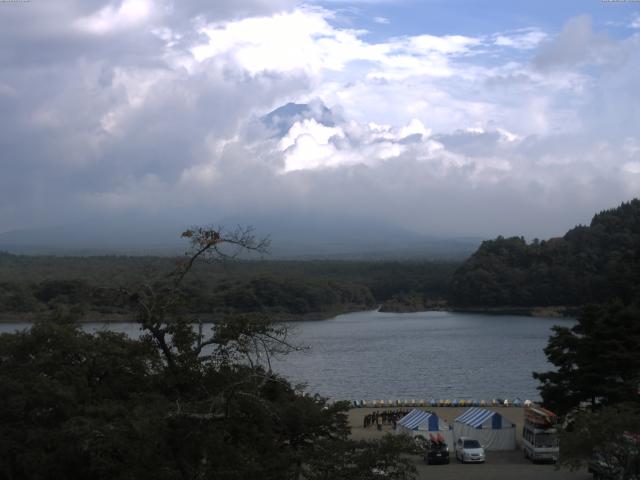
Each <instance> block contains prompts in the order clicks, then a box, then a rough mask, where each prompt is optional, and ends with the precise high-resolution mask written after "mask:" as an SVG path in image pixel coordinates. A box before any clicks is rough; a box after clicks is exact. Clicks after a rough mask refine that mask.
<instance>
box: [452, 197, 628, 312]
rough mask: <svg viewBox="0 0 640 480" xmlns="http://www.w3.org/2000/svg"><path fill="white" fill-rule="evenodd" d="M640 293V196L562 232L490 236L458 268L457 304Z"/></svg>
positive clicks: (596, 299) (575, 302) (575, 301)
mask: <svg viewBox="0 0 640 480" xmlns="http://www.w3.org/2000/svg"><path fill="white" fill-rule="evenodd" d="M639 293H640V200H638V199H634V200H632V201H630V202H627V203H623V204H622V205H620V206H619V207H617V208H613V209H610V210H605V211H602V212H600V213H598V214H596V215H595V216H594V217H593V219H592V221H591V223H590V225H588V226H577V227H575V228H572V229H571V230H569V231H568V232H567V233H566V234H565V235H564V236H563V237H560V238H552V239H549V240H542V241H540V240H537V239H536V240H533V241H532V242H530V243H527V242H526V241H525V239H524V238H522V237H512V238H503V237H498V238H496V239H495V240H491V241H485V242H483V243H482V245H481V246H480V248H479V249H478V250H477V251H476V252H475V253H474V254H473V255H472V256H471V258H469V259H468V260H467V261H466V262H464V264H463V265H462V266H461V267H460V268H459V269H458V270H457V271H456V272H455V274H454V275H453V277H452V280H451V283H450V288H449V292H448V298H449V301H450V303H451V304H452V305H456V306H460V307H463V306H493V307H497V306H551V305H555V306H582V305H586V304H588V303H600V302H604V301H606V300H609V299H612V298H619V299H620V300H622V301H624V302H629V301H630V300H631V299H632V298H634V297H637V296H638V294H639Z"/></svg>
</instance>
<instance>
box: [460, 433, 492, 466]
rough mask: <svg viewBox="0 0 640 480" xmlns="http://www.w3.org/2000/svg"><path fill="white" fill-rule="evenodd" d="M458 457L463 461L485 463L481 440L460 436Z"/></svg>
mask: <svg viewBox="0 0 640 480" xmlns="http://www.w3.org/2000/svg"><path fill="white" fill-rule="evenodd" d="M456 458H457V459H458V461H459V462H461V463H467V462H470V463H484V461H485V460H486V456H485V453H484V448H482V445H480V442H478V441H477V440H475V439H473V438H469V437H460V438H458V440H457V441H456Z"/></svg>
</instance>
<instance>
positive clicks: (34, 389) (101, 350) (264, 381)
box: [0, 229, 414, 480]
mask: <svg viewBox="0 0 640 480" xmlns="http://www.w3.org/2000/svg"><path fill="white" fill-rule="evenodd" d="M189 232H190V235H185V236H187V237H188V238H189V239H190V240H191V242H192V251H191V253H190V255H189V256H188V257H187V258H186V261H185V262H180V263H178V264H177V265H176V268H175V269H174V270H173V271H172V272H170V273H169V274H167V275H165V276H164V277H163V278H158V279H156V280H155V281H153V282H143V283H141V284H139V285H137V286H135V288H132V289H123V291H122V296H123V297H124V298H125V299H126V302H123V305H124V308H130V309H133V310H132V311H133V312H135V314H136V316H137V318H138V321H139V322H140V325H141V328H142V330H143V335H142V336H141V338H140V339H139V340H132V339H129V338H127V337H125V336H124V335H121V334H116V333H111V332H99V333H96V334H89V333H86V332H83V331H82V330H81V329H79V328H78V326H77V325H76V324H75V323H74V320H75V319H76V318H77V317H78V316H79V315H80V314H81V312H79V311H78V309H77V306H76V307H72V308H68V306H67V305H66V303H64V302H62V304H61V305H57V307H56V309H55V310H54V311H53V314H52V315H51V317H50V318H48V319H47V320H45V321H42V322H38V323H36V324H34V325H33V326H32V327H31V329H29V330H25V331H22V332H18V333H15V334H3V335H0V479H7V480H13V479H17V478H19V479H25V480H31V479H33V480H48V479H59V478H65V479H69V480H73V479H86V478H91V479H96V480H101V479H105V480H106V479H123V480H124V479H127V480H129V479H132V480H133V479H141V480H144V479H154V480H155V479H160V480H165V479H166V480H173V479H182V480H187V479H189V480H191V479H194V480H195V479H202V478H215V479H222V480H245V479H253V478H260V479H265V480H276V479H277V480H281V479H285V480H286V479H292V480H293V479H295V480H305V479H312V478H314V479H315V478H318V477H317V476H316V473H317V472H316V470H315V469H313V468H309V466H311V465H314V464H315V463H316V462H317V461H319V459H326V458H325V456H326V455H327V452H331V458H332V459H333V460H332V461H334V462H335V466H334V468H333V471H334V472H336V473H337V476H334V477H332V478H363V479H364V478H369V477H370V476H371V474H372V465H374V464H375V465H377V466H380V467H383V468H384V470H385V471H387V472H389V474H390V475H391V476H390V477H389V478H406V479H411V478H414V477H413V476H412V473H411V468H409V466H408V464H407V462H406V460H404V459H403V458H402V457H401V453H402V451H403V450H402V445H401V444H397V443H396V442H395V441H393V440H384V441H382V442H373V443H370V444H369V443H358V444H355V443H354V442H350V441H349V440H348V438H347V437H348V434H349V428H348V423H347V416H346V411H347V408H348V404H347V403H337V404H333V405H329V404H328V403H327V402H326V400H325V399H323V398H321V397H319V396H309V395H306V394H305V393H304V392H303V391H301V390H300V389H299V388H297V387H294V386H292V385H291V384H290V383H289V382H288V381H287V380H286V379H284V378H282V377H280V376H278V375H277V374H275V373H274V372H273V371H271V368H270V361H269V358H270V356H271V355H273V354H275V353H286V352H287V351H289V350H290V349H291V348H293V347H292V346H290V345H288V344H287V341H286V339H287V330H286V327H285V326H282V325H278V324H274V323H272V322H271V321H270V320H269V319H268V318H266V317H264V316H261V315H255V314H244V315H240V316H237V315H227V316H225V317H224V318H223V319H222V320H221V321H220V322H219V323H217V324H216V326H215V327H214V328H213V329H212V331H211V332H204V331H202V326H201V325H200V326H199V327H200V328H198V325H193V324H192V323H191V321H190V320H189V319H188V318H186V317H185V316H184V314H183V313H184V312H183V309H184V306H185V305H188V301H189V299H190V289H189V288H185V286H184V285H183V283H184V282H183V280H184V279H185V277H186V275H187V274H188V273H190V272H191V270H192V267H193V265H194V261H195V260H196V259H198V258H205V257H206V256H207V255H209V254H213V255H214V257H215V256H223V255H225V253H224V252H223V251H222V250H218V247H219V245H220V244H222V243H226V244H229V245H231V246H237V247H239V248H244V249H253V250H259V248H260V245H261V244H260V243H259V242H254V239H253V237H252V236H251V234H250V231H249V230H238V231H235V232H232V233H231V234H229V235H225V234H223V233H222V232H215V231H210V230H203V229H198V230H192V231H189ZM263 287H264V286H260V288H263ZM86 288H87V286H86V284H84V283H83V282H73V281H72V282H66V281H65V282H62V283H60V284H55V283H54V284H53V285H52V284H49V283H47V284H44V285H41V288H40V290H38V291H39V292H40V294H41V296H42V298H45V299H48V300H51V299H55V298H59V297H65V298H70V297H71V296H73V295H76V294H77V293H78V292H79V291H83V292H86ZM258 291H259V289H258ZM342 293H344V292H342ZM343 447H346V448H344V449H343ZM354 462H355V463H354ZM343 469H346V470H345V471H348V476H345V475H346V474H345V475H343V476H340V475H342V473H341V472H342V471H343ZM400 473H402V476H398V475H399V474H400Z"/></svg>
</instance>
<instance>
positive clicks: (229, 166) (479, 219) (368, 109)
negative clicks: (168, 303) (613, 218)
mask: <svg viewBox="0 0 640 480" xmlns="http://www.w3.org/2000/svg"><path fill="white" fill-rule="evenodd" d="M18 10H20V11H18ZM27 19H28V21H27ZM334 20H335V12H333V11H332V10H330V9H326V8H319V7H311V6H309V5H308V4H307V5H303V6H299V5H296V4H295V3H294V2H290V1H279V2H267V1H258V0H255V1H248V0H245V1H234V2H232V1H223V0H221V1H219V2H215V5H214V4H213V3H211V2H204V1H202V2H170V1H168V0H166V1H160V0H158V1H155V2H151V1H146V0H125V1H111V2H107V3H105V2H101V1H95V2H94V1H92V0H86V1H83V2H79V1H71V0H60V1H59V2H56V8H53V7H52V6H51V5H49V4H48V3H37V4H36V2H32V3H31V4H29V6H28V7H27V8H21V9H14V10H12V13H11V14H10V15H7V16H6V17H2V18H0V40H2V41H1V42H0V60H1V61H2V62H3V67H4V68H3V76H2V79H1V80H0V82H1V83H0V109H1V110H2V112H3V115H2V117H0V145H2V151H3V160H2V162H3V163H2V176H0V231H2V230H9V229H11V228H16V227H20V226H30V225H40V224H46V223H63V222H68V221H74V220H77V219H81V218H86V217H89V216H100V215H103V214H104V213H105V212H112V213H113V212H116V213H127V212H132V211H135V212H139V213H142V214H144V213H146V212H152V213H155V214H157V215H161V216H162V217H163V218H166V219H170V218H174V219H175V218H180V219H185V220H187V221H186V223H190V222H201V223H202V222H212V221H213V222H215V221H216V220H218V219H220V218H224V217H225V216H229V215H233V214H241V213H243V212H255V213H256V214H260V213H264V214H267V213H269V214H275V215H276V216H277V215H287V214H289V213H291V212H298V213H302V214H304V215H313V214H314V213H315V212H319V213H323V214H325V215H329V216H331V215H335V216H340V215H347V214H348V215H360V216H363V217H367V216H371V215H375V216H376V217H378V218H380V219H383V220H385V221H388V222H390V223H394V224H398V225H401V226H403V227H406V228H410V229H414V230H419V231H423V232H429V233H441V234H465V235H469V234H473V235H487V236H490V235H497V234H499V233H502V234H530V235H537V236H545V235H550V234H557V233H561V232H562V231H563V230H565V229H566V228H567V227H568V226H571V225H572V224H574V223H576V222H577V221H587V220H588V219H589V216H590V215H591V214H592V213H593V211H596V210H598V209H600V208H603V207H607V206H613V205H615V204H616V203H618V202H619V201H621V200H624V199H628V198H629V197H631V196H634V195H637V194H638V193H640V178H639V177H640V175H639V174H638V162H639V161H640V159H639V158H638V152H639V151H640V150H638V148H637V146H638V145H640V138H638V133H637V128H636V126H637V125H638V123H639V120H640V119H638V113H637V108H636V107H635V106H636V105H638V104H639V103H640V97H638V95H640V93H639V92H638V89H637V78H640V62H639V61H638V59H637V55H634V52H637V51H638V42H639V41H640V40H639V39H638V38H636V37H634V36H630V37H627V38H621V39H613V38H609V37H608V36H607V35H606V34H605V33H602V32H594V30H593V28H592V27H591V24H590V22H589V20H588V18H586V17H580V18H577V19H572V20H569V21H568V22H567V24H566V25H565V27H564V28H563V30H562V31H561V32H559V33H557V34H556V32H547V31H543V30H540V29H536V28H530V29H524V30H513V31H506V32H486V33H485V34H482V35H477V36H470V35H458V34H456V32H451V34H449V35H434V34H430V33H429V32H424V33H423V34H421V35H405V36H400V37H394V38H387V39H385V40H382V41H371V40H369V38H370V37H369V36H367V34H366V32H364V31H363V30H359V29H357V28H342V27H340V26H337V25H336V22H335V21H334ZM16 25H22V27H21V28H18V27H17V26H16ZM317 99H320V100H317ZM320 101H322V102H323V103H324V105H326V106H327V107H328V108H330V110H331V111H330V112H328V111H325V110H324V109H323V106H322V104H321V103H320ZM288 102H297V103H311V104H312V108H310V109H309V111H310V112H311V114H308V115H307V114H305V115H300V116H298V117H295V116H294V118H291V119H288V120H287V121H283V122H279V123H277V125H276V126H278V127H281V128H282V129H283V131H282V132H280V133H281V134H282V135H280V136H278V137H274V134H275V132H274V129H269V128H267V127H265V126H264V125H263V124H262V123H261V122H260V121H258V119H260V118H262V117H264V115H265V114H267V113H268V112H270V111H272V110H273V109H274V108H277V107H279V106H282V105H284V104H286V103H288ZM323 119H324V120H323ZM326 119H331V121H330V122H329V121H326Z"/></svg>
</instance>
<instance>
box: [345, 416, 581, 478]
mask: <svg viewBox="0 0 640 480" xmlns="http://www.w3.org/2000/svg"><path fill="white" fill-rule="evenodd" d="M488 408H491V409H492V410H496V411H497V412H499V413H501V414H502V415H504V417H506V418H507V419H509V420H510V421H512V422H513V423H515V424H516V441H517V442H518V444H520V441H521V438H522V424H523V421H524V418H523V417H524V414H523V409H522V408H516V407H507V408H505V407H497V408H492V407H488ZM374 410H385V409H373V408H356V409H352V410H351V411H350V412H349V422H350V424H351V432H352V433H351V436H352V438H354V439H374V438H379V437H381V436H382V435H384V434H385V433H391V432H393V430H392V429H391V426H389V425H385V426H384V427H383V429H382V431H381V432H380V431H378V430H377V429H376V428H374V427H369V428H363V426H362V422H363V419H364V416H365V415H367V414H368V413H371V412H372V411H374ZM423 410H431V411H433V412H434V413H436V414H437V415H438V416H439V417H440V418H443V419H444V420H445V421H447V422H448V423H449V424H453V419H454V418H456V417H457V416H459V415H460V414H461V413H462V412H463V411H464V410H466V408H456V407H436V408H424V409H423ZM413 458H414V461H415V465H416V468H417V469H418V478H420V479H427V478H429V479H434V478H436V479H438V480H449V479H451V480H458V479H459V480H465V479H472V480H502V479H504V480H540V479H541V480H546V479H550V480H590V479H591V478H592V477H591V475H590V474H589V473H587V471H586V470H580V471H577V472H570V471H567V470H558V469H556V467H555V465H544V464H543V465H539V464H538V465H534V464H532V463H531V462H530V461H528V460H526V459H525V458H523V456H522V452H521V450H520V449H518V450H515V451H509V452H487V461H486V462H485V463H483V464H474V465H470V464H461V463H458V462H457V461H456V459H455V457H454V456H453V455H452V456H451V463H450V464H449V465H426V464H425V463H424V461H423V460H422V458H421V457H418V456H415V457H413Z"/></svg>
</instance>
